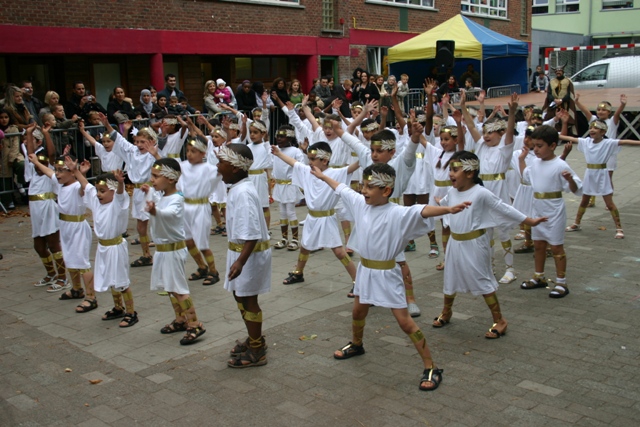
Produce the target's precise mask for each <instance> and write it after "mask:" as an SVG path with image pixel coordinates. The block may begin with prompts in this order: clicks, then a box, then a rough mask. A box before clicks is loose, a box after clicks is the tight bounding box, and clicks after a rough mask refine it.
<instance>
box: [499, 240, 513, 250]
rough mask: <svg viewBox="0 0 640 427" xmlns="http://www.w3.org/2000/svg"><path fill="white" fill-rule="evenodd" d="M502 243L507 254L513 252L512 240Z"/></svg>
mask: <svg viewBox="0 0 640 427" xmlns="http://www.w3.org/2000/svg"><path fill="white" fill-rule="evenodd" d="M501 243H502V249H504V250H505V251H507V252H511V240H507V241H506V242H501Z"/></svg>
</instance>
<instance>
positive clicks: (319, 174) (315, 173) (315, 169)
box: [311, 166, 340, 190]
mask: <svg viewBox="0 0 640 427" xmlns="http://www.w3.org/2000/svg"><path fill="white" fill-rule="evenodd" d="M311 175H313V176H315V177H316V178H318V179H321V180H323V181H324V182H326V183H327V184H328V185H329V187H331V189H333V190H335V189H336V188H338V186H339V185H340V183H339V182H338V181H336V180H335V179H333V178H329V177H328V176H326V175H325V174H323V173H322V171H321V170H320V168H318V167H317V166H312V167H311Z"/></svg>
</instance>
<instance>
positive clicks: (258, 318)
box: [244, 311, 262, 323]
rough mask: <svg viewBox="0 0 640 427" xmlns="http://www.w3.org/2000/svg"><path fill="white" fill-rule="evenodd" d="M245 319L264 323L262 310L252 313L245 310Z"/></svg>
mask: <svg viewBox="0 0 640 427" xmlns="http://www.w3.org/2000/svg"><path fill="white" fill-rule="evenodd" d="M244 320H246V321H247V322H256V323H262V312H261V311H260V312H258V313H252V312H250V311H245V312H244Z"/></svg>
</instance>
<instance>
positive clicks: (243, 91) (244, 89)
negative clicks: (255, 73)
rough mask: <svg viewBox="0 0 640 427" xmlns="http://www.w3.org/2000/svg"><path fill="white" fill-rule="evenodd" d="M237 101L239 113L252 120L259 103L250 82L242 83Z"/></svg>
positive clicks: (237, 94) (237, 93)
mask: <svg viewBox="0 0 640 427" xmlns="http://www.w3.org/2000/svg"><path fill="white" fill-rule="evenodd" d="M213 83H214V88H213V90H214V91H215V82H213ZM212 98H213V94H212ZM236 100H237V101H238V111H242V112H243V113H244V114H245V115H246V116H247V117H249V118H251V117H252V116H251V111H252V110H253V109H254V108H257V107H258V101H257V100H256V93H255V92H254V90H253V89H252V87H251V82H250V81H249V80H245V81H243V82H242V86H241V87H240V89H238V91H237V92H236ZM207 108H208V107H207Z"/></svg>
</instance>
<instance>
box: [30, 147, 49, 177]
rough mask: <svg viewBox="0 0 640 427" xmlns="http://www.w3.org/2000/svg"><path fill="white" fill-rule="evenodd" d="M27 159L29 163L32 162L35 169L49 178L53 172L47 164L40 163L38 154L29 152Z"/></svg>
mask: <svg viewBox="0 0 640 427" xmlns="http://www.w3.org/2000/svg"><path fill="white" fill-rule="evenodd" d="M29 160H30V161H31V163H33V165H34V166H35V167H36V169H38V170H39V171H40V172H42V173H43V174H45V175H47V176H48V177H49V178H51V177H52V176H53V174H54V173H55V172H54V171H52V170H51V169H50V168H49V167H48V166H45V165H43V164H42V163H40V161H39V160H38V156H36V155H35V154H33V153H31V154H29Z"/></svg>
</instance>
